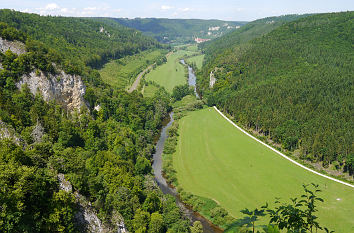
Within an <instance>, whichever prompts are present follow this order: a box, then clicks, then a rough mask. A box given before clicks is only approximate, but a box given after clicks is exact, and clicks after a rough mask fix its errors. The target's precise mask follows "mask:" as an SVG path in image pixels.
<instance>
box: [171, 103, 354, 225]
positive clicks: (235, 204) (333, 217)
mask: <svg viewBox="0 0 354 233" xmlns="http://www.w3.org/2000/svg"><path fill="white" fill-rule="evenodd" d="M179 130H180V131H179V135H180V138H179V142H178V146H177V152H176V153H175V154H174V158H173V161H174V166H175V168H176V170H177V177H178V181H179V183H180V184H181V186H182V187H183V188H184V189H185V190H186V191H190V192H192V193H193V194H196V195H199V196H204V197H208V198H210V199H214V200H216V201H217V202H219V203H220V204H221V206H222V207H224V208H225V209H227V210H228V211H230V213H231V214H232V215H234V216H235V217H241V216H242V215H241V213H240V212H239V211H240V210H241V209H243V208H245V207H248V208H254V207H259V206H261V205H262V204H264V203H265V202H273V200H274V198H275V197H281V198H282V200H284V201H285V200H286V201H288V198H289V197H294V196H297V195H298V194H300V193H301V192H302V187H301V185H302V184H308V183H311V182H314V183H316V184H319V185H320V187H321V189H322V190H323V193H322V196H321V197H323V198H324V199H325V203H324V204H321V206H320V207H319V211H320V212H319V214H318V215H319V217H320V222H321V223H322V224H323V225H325V226H327V227H329V228H331V229H334V230H336V232H353V231H354V219H353V218H352V216H354V206H353V203H354V195H353V194H354V190H353V189H352V188H350V187H347V186H344V185H342V184H338V183H335V182H333V181H330V180H327V179H325V178H323V177H320V176H317V175H315V174H312V173H310V172H308V171H306V170H304V169H302V168H300V167H298V166H296V165H294V164H292V163H290V162H289V161H287V160H285V159H284V158H282V157H280V156H279V155H277V154H275V153H274V152H272V151H271V150H270V149H268V148H266V147H264V146H263V145H261V144H260V143H258V142H256V141H254V140H253V139H251V138H249V137H248V136H246V135H244V134H243V133H242V132H240V131H239V130H237V129H236V128H234V127H233V126H232V125H231V124H230V123H228V122H227V121H226V120H225V119H223V118H222V117H221V116H220V115H219V114H218V113H217V112H216V111H215V110H214V109H212V108H208V109H204V110H201V111H197V112H192V113H190V114H189V115H188V116H186V117H185V118H183V119H181V121H180V129H179ZM337 198H340V199H341V200H339V201H338V200H337Z"/></svg>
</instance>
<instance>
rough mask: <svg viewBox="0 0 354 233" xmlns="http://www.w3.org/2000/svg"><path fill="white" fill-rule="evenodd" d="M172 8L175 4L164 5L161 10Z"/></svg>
mask: <svg viewBox="0 0 354 233" xmlns="http://www.w3.org/2000/svg"><path fill="white" fill-rule="evenodd" d="M171 9H173V6H167V5H162V6H161V10H164V11H165V10H171Z"/></svg>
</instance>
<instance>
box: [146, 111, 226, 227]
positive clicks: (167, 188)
mask: <svg viewBox="0 0 354 233" xmlns="http://www.w3.org/2000/svg"><path fill="white" fill-rule="evenodd" d="M173 114H174V113H173V112H171V113H170V114H169V117H168V119H166V120H165V121H164V124H163V127H162V129H161V135H160V138H159V140H158V141H157V143H156V152H155V154H154V155H153V160H154V161H153V164H152V168H153V171H154V176H155V181H156V182H157V184H158V186H159V187H160V189H161V191H162V192H163V193H164V194H169V195H172V196H174V197H175V198H176V203H177V204H178V206H179V207H180V209H181V210H182V211H183V213H184V215H185V216H186V217H187V218H188V219H189V220H190V221H191V222H195V221H200V222H201V223H202V226H203V232H205V233H221V232H223V230H222V229H220V228H219V227H217V226H215V225H214V224H212V223H211V222H210V221H209V220H207V219H206V218H204V217H203V216H202V215H201V214H199V213H198V212H195V211H193V209H192V208H191V207H190V206H188V205H186V204H184V203H183V202H182V200H181V198H180V196H179V194H178V192H177V190H176V189H175V188H174V187H173V186H172V185H170V184H168V183H167V181H166V179H165V177H164V175H163V168H162V163H163V160H162V153H163V149H164V145H165V142H166V139H167V138H168V129H169V128H170V127H171V126H172V124H173V122H174V119H173Z"/></svg>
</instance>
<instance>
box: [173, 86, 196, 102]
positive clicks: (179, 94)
mask: <svg viewBox="0 0 354 233" xmlns="http://www.w3.org/2000/svg"><path fill="white" fill-rule="evenodd" d="M189 94H193V92H192V91H191V90H190V89H189V86H188V84H184V85H178V86H175V87H174V88H173V90H172V95H171V96H172V98H174V99H175V100H181V99H182V98H183V97H185V96H186V95H189Z"/></svg>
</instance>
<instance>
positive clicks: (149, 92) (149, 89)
mask: <svg viewBox="0 0 354 233" xmlns="http://www.w3.org/2000/svg"><path fill="white" fill-rule="evenodd" d="M158 89H159V88H158V87H157V86H155V85H152V84H149V85H147V86H146V85H145V86H144V88H143V91H142V93H143V95H144V97H153V96H154V94H155V92H156V91H157V90H158Z"/></svg>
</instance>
